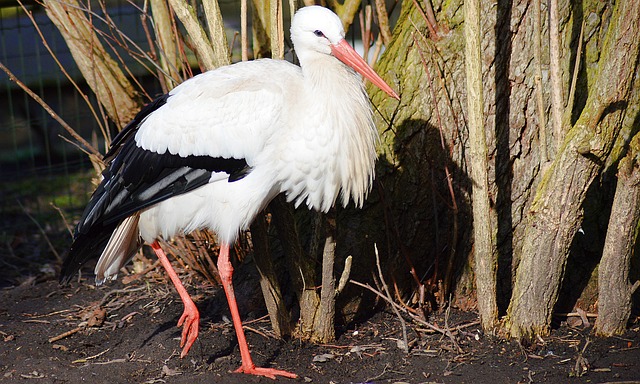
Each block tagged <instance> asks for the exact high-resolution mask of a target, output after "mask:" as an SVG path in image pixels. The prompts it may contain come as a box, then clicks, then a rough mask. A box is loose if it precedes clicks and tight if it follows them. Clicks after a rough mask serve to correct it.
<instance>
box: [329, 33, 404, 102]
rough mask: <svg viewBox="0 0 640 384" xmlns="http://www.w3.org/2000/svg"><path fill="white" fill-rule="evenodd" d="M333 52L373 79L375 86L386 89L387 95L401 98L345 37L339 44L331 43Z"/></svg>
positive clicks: (363, 74)
mask: <svg viewBox="0 0 640 384" xmlns="http://www.w3.org/2000/svg"><path fill="white" fill-rule="evenodd" d="M331 52H332V53H333V55H334V56H335V57H337V58H338V59H339V60H340V61H342V62H343V63H345V64H347V65H348V66H350V67H351V68H353V69H355V70H356V71H358V73H360V74H361V75H362V76H364V77H365V78H367V79H368V80H369V81H371V82H372V83H373V84H374V85H375V86H377V87H378V88H380V89H381V90H383V91H385V92H386V93H387V95H389V96H391V97H393V98H396V99H398V100H400V96H398V94H397V93H396V92H395V91H394V90H393V89H392V88H391V87H390V86H389V85H388V84H387V83H385V82H384V80H382V78H381V77H380V76H378V74H377V73H376V72H375V71H374V70H373V68H371V67H370V66H369V64H367V62H366V61H364V59H363V58H362V57H360V55H359V54H358V52H356V51H355V50H354V49H353V48H351V46H350V45H349V43H347V41H346V40H345V39H342V40H340V42H338V44H335V45H333V44H332V45H331Z"/></svg>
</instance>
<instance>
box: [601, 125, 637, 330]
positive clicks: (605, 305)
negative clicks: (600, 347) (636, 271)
mask: <svg viewBox="0 0 640 384" xmlns="http://www.w3.org/2000/svg"><path fill="white" fill-rule="evenodd" d="M639 162H640V134H636V136H635V137H634V139H633V141H632V142H631V145H630V150H629V153H628V154H627V156H625V158H624V159H622V160H621V161H620V165H619V167H618V185H617V187H616V194H615V197H614V199H613V206H612V208H611V217H610V218H609V226H608V229H607V238H606V241H605V245H604V251H603V252H602V260H601V261H600V266H599V269H598V271H599V272H598V303H599V304H598V318H597V319H596V324H595V329H596V334H597V335H599V336H612V335H618V334H621V333H622V332H623V331H624V330H625V329H626V327H627V322H628V321H629V316H630V315H631V295H633V293H634V291H635V290H636V289H637V288H638V286H639V285H640V281H636V282H635V283H634V284H631V283H630V282H629V269H630V268H631V257H632V256H633V252H634V245H635V243H636V241H637V239H638V231H640V163H639Z"/></svg>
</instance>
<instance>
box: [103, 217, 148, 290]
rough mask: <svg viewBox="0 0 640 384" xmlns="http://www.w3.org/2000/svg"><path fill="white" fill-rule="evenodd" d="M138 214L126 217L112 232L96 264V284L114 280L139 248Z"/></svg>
mask: <svg viewBox="0 0 640 384" xmlns="http://www.w3.org/2000/svg"><path fill="white" fill-rule="evenodd" d="M139 220H140V214H139V213H136V214H135V215H133V216H129V217H127V218H126V219H125V220H124V221H123V222H122V223H120V225H118V227H117V228H116V230H115V231H114V232H113V234H112V235H111V238H110V239H109V242H108V243H107V246H106V247H105V249H104V251H102V255H101V256H100V259H98V263H97V264H96V269H95V273H96V284H97V285H100V284H102V283H103V282H104V281H105V280H114V279H115V278H116V277H118V271H120V268H122V267H123V266H124V265H125V264H126V263H127V262H128V261H129V260H131V258H133V256H134V255H135V254H136V252H137V251H138V249H139V248H140V245H141V242H140V235H139V233H138V221H139Z"/></svg>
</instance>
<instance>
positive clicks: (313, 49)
mask: <svg viewBox="0 0 640 384" xmlns="http://www.w3.org/2000/svg"><path fill="white" fill-rule="evenodd" d="M291 40H292V41H293V45H294V47H295V49H296V53H297V54H298V58H299V59H300V63H301V64H302V63H303V62H304V61H305V59H306V58H307V57H313V56H314V55H317V54H324V55H332V56H334V57H336V58H337V59H338V60H340V61H342V62H343V63H344V64H346V65H348V66H350V67H351V68H353V69H354V70H356V71H357V72H359V73H360V74H361V75H362V76H364V77H366V78H367V79H369V80H370V81H371V82H372V83H373V84H375V85H376V86H378V88H380V89H382V90H383V91H385V92H386V93H387V94H388V95H389V96H391V97H394V98H396V99H398V100H399V99H400V98H399V97H398V95H397V94H396V93H395V91H394V90H393V89H391V87H389V85H387V83H385V82H384V80H382V79H381V78H380V76H378V74H376V73H375V71H374V70H373V69H372V68H371V67H370V66H369V65H368V64H367V63H366V62H365V61H364V60H363V59H362V57H360V55H359V54H358V53H357V52H356V51H355V50H354V49H353V48H352V47H351V46H350V45H349V43H347V41H346V40H345V39H344V28H342V22H341V21H340V18H339V17H338V15H336V14H335V13H333V12H332V11H330V10H329V9H327V8H324V7H320V6H317V5H313V6H309V7H304V8H300V9H299V10H298V12H296V14H295V15H294V17H293V20H292V21H291Z"/></svg>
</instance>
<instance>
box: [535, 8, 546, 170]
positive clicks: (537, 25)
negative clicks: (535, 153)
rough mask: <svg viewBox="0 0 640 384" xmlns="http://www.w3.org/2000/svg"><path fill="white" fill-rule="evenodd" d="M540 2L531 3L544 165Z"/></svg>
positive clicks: (539, 125) (541, 152)
mask: <svg viewBox="0 0 640 384" xmlns="http://www.w3.org/2000/svg"><path fill="white" fill-rule="evenodd" d="M540 3H541V1H538V0H536V1H534V2H533V15H534V22H533V57H534V59H535V67H534V71H535V76H534V82H535V87H536V89H535V92H536V101H537V104H538V105H537V107H538V108H537V109H538V141H539V143H540V144H539V148H540V162H541V163H543V164H544V163H546V162H547V161H549V154H548V153H547V126H546V125H547V124H546V120H547V116H546V114H545V106H544V96H543V94H542V15H541V10H540V8H541V5H540Z"/></svg>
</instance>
